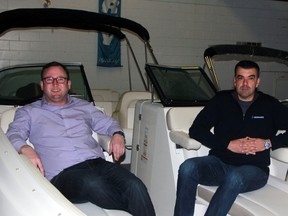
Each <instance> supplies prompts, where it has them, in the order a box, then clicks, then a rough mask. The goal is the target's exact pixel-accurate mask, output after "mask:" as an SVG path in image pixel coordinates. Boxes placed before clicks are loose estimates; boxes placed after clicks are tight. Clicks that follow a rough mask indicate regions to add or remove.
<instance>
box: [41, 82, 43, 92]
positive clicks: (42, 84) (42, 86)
mask: <svg viewBox="0 0 288 216" xmlns="http://www.w3.org/2000/svg"><path fill="white" fill-rule="evenodd" d="M40 87H41V90H42V91H43V81H42V80H41V81H40Z"/></svg>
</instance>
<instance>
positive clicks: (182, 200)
mask: <svg viewBox="0 0 288 216" xmlns="http://www.w3.org/2000/svg"><path fill="white" fill-rule="evenodd" d="M267 180H268V175H267V173H266V172H265V171H264V170H262V169H261V168H259V167H256V166H251V165H243V166H232V165H228V164H225V163H223V162H222V161H221V160H220V159H219V158H217V157H215V156H205V157H197V158H191V159H188V160H186V161H185V162H183V163H182V164H181V166H180V168H179V172H178V182H177V197H176V204H175V209H174V216H193V214H194V206H195V199H196V191H197V185H198V184H202V185H208V186H219V187H218V188H217V190H216V192H215V194H214V196H213V197H212V199H211V201H210V203H209V206H208V209H207V211H206V213H205V215H206V216H225V215H227V214H228V212H229V210H230V208H231V206H232V205H233V203H234V201H235V199H236V197H237V195H238V194H239V193H244V192H248V191H253V190H257V189H259V188H261V187H263V186H264V185H265V184H266V183H267Z"/></svg>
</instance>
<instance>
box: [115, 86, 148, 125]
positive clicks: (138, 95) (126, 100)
mask: <svg viewBox="0 0 288 216" xmlns="http://www.w3.org/2000/svg"><path fill="white" fill-rule="evenodd" d="M151 98H152V94H151V92H143V91H142V92H141V91H133V92H125V93H123V94H122V96H121V98H120V100H119V102H118V105H117V107H116V110H115V112H114V113H113V117H114V118H115V119H116V120H118V121H119V123H120V126H121V127H122V128H130V129H132V128H133V124H134V112H135V104H136V102H137V101H138V100H143V99H151Z"/></svg>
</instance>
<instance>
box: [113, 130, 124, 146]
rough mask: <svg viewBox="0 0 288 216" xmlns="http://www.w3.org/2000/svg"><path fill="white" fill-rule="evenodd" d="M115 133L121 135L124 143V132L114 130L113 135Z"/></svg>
mask: <svg viewBox="0 0 288 216" xmlns="http://www.w3.org/2000/svg"><path fill="white" fill-rule="evenodd" d="M115 134H119V135H120V136H122V137H123V139H124V144H126V138H125V134H124V132H123V131H116V132H114V133H113V136H114V135H115Z"/></svg>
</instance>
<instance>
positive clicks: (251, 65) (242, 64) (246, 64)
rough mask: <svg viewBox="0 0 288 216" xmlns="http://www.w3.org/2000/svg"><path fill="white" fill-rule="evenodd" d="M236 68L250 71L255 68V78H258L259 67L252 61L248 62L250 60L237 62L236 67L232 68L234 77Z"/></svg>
mask: <svg viewBox="0 0 288 216" xmlns="http://www.w3.org/2000/svg"><path fill="white" fill-rule="evenodd" d="M238 67H241V68H245V69H250V68H255V69H256V71H257V77H259V76H260V67H259V65H258V64H257V63H256V62H254V61H250V60H242V61H239V62H238V63H237V64H236V65H235V68H234V76H236V70H237V68H238Z"/></svg>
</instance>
